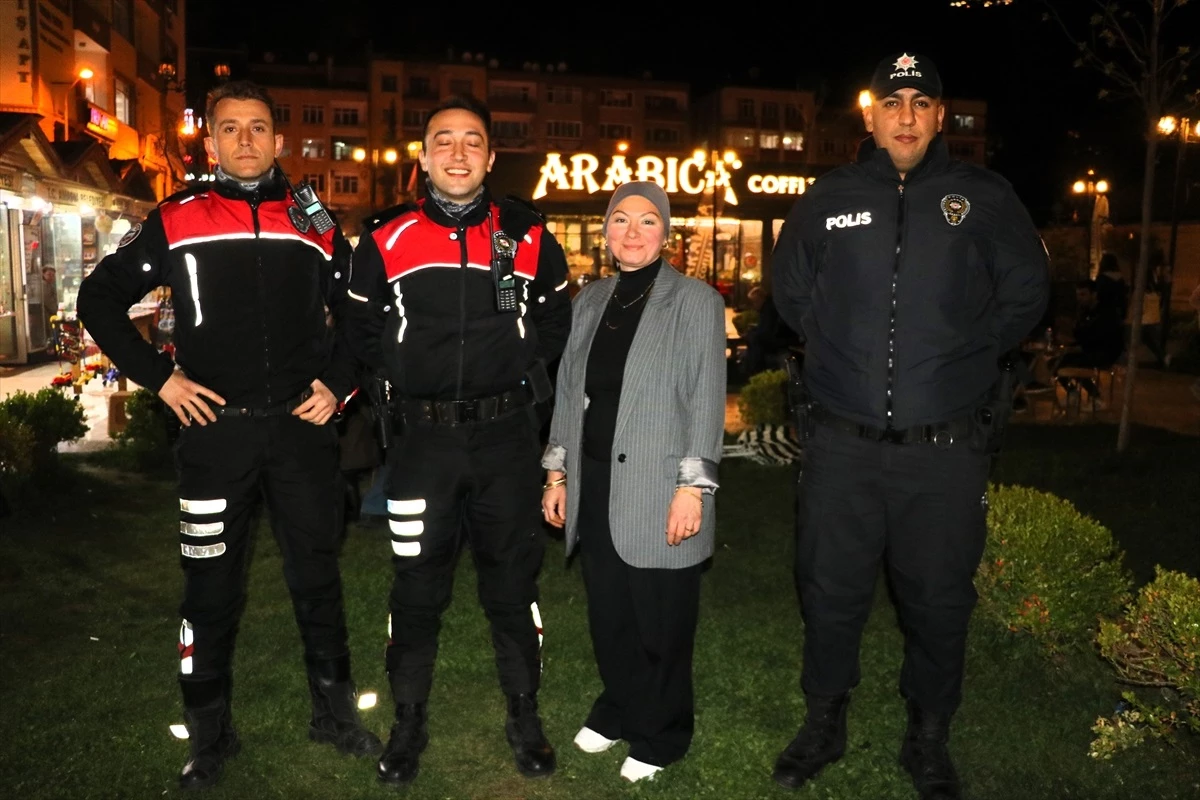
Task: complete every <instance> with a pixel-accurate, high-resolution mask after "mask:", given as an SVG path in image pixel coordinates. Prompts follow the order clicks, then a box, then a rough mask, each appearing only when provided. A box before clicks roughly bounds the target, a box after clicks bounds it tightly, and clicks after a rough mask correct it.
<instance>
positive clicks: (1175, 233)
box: [1158, 117, 1200, 353]
mask: <svg viewBox="0 0 1200 800" xmlns="http://www.w3.org/2000/svg"><path fill="white" fill-rule="evenodd" d="M1158 132H1159V134H1160V135H1162V136H1163V137H1166V138H1176V137H1177V138H1178V139H1179V143H1178V144H1177V145H1176V147H1177V148H1178V149H1177V150H1176V151H1175V182H1174V183H1173V184H1172V186H1171V238H1170V240H1169V244H1168V245H1167V277H1166V280H1165V281H1163V285H1162V286H1161V287H1160V292H1161V294H1160V295H1159V297H1160V302H1161V303H1162V309H1161V313H1162V325H1161V329H1162V330H1161V334H1162V341H1161V342H1160V343H1159V352H1161V353H1165V352H1167V338H1168V337H1169V336H1170V332H1171V324H1170V319H1171V284H1172V283H1173V282H1174V280H1175V246H1176V243H1177V242H1178V241H1179V187H1180V184H1181V183H1182V182H1183V158H1184V154H1185V153H1186V152H1187V146H1188V143H1189V142H1193V141H1200V120H1197V121H1196V123H1195V124H1194V125H1193V123H1192V121H1191V120H1190V119H1188V118H1187V117H1183V118H1182V119H1176V118H1175V117H1163V118H1162V119H1160V120H1159V121H1158Z"/></svg>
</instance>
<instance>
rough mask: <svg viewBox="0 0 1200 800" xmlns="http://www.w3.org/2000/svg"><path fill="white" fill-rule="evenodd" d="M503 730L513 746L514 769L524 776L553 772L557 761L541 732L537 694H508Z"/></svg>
mask: <svg viewBox="0 0 1200 800" xmlns="http://www.w3.org/2000/svg"><path fill="white" fill-rule="evenodd" d="M504 733H505V735H506V736H507V737H508V744H509V746H510V747H512V751H513V758H515V759H516V762H517V771H518V772H520V773H521V774H522V775H524V776H525V777H526V778H542V777H545V776H547V775H553V774H554V769H555V767H556V766H557V765H558V764H557V761H556V760H555V758H554V748H553V747H551V746H550V742H548V741H546V734H544V733H542V720H541V719H540V718H539V717H538V710H537V695H534V694H510V695H509V696H508V720H507V721H506V722H505V723H504Z"/></svg>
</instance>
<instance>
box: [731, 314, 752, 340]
mask: <svg viewBox="0 0 1200 800" xmlns="http://www.w3.org/2000/svg"><path fill="white" fill-rule="evenodd" d="M730 322H732V323H733V329H734V330H735V331H737V334H738V336H745V335H746V333H747V332H748V331H749V330H750V329H751V328H753V327H754V326H755V325H757V324H758V312H757V311H755V310H754V309H753V308H748V309H746V310H745V311H739V312H738V313H736V314H734V315H733V319H731V320H730Z"/></svg>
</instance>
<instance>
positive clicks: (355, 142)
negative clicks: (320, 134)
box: [330, 139, 366, 161]
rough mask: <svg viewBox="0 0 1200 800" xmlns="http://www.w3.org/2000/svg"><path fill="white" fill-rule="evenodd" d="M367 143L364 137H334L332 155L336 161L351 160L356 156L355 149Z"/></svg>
mask: <svg viewBox="0 0 1200 800" xmlns="http://www.w3.org/2000/svg"><path fill="white" fill-rule="evenodd" d="M365 145H366V141H365V140H363V139H334V140H333V146H332V148H331V153H330V157H331V158H333V160H334V161H349V160H351V159H352V158H354V149H355V148H356V147H364V146H365Z"/></svg>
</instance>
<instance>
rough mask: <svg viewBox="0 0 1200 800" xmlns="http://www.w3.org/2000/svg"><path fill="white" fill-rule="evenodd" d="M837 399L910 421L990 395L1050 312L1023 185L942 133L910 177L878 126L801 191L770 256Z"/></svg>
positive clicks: (866, 420)
mask: <svg viewBox="0 0 1200 800" xmlns="http://www.w3.org/2000/svg"><path fill="white" fill-rule="evenodd" d="M771 274H772V279H773V281H774V296H775V303H776V306H777V307H778V309H779V312H780V314H781V315H782V316H783V318H784V320H785V321H786V322H787V323H788V325H790V326H791V327H792V329H793V330H795V331H797V333H799V335H800V336H801V338H802V339H803V340H804V382H805V385H806V386H807V387H808V390H809V392H810V393H811V395H812V397H813V398H814V399H815V400H816V401H817V402H819V403H820V404H822V405H823V406H825V407H826V408H828V409H829V410H830V411H831V412H833V413H835V414H838V415H840V416H842V417H845V418H847V419H850V420H853V421H854V422H857V423H860V424H867V425H872V426H875V427H879V428H886V427H891V428H893V429H896V430H904V429H907V428H909V427H911V426H914V425H925V424H931V423H936V422H946V421H950V420H953V419H958V418H961V417H963V416H966V415H969V414H970V413H972V412H973V411H974V410H975V409H976V408H978V407H979V406H981V405H982V404H983V403H984V402H985V400H986V399H987V397H988V394H989V393H990V391H991V389H992V386H993V385H994V384H995V383H996V381H997V379H998V377H999V368H998V366H997V360H998V358H999V356H1000V355H1002V354H1004V353H1007V352H1008V351H1009V350H1011V349H1013V348H1014V347H1016V346H1017V345H1018V344H1019V342H1020V341H1021V340H1022V339H1023V338H1025V336H1026V335H1027V334H1029V332H1030V331H1031V330H1032V329H1033V327H1034V326H1035V325H1036V324H1037V323H1038V321H1039V320H1040V319H1041V316H1042V313H1043V311H1044V309H1045V307H1046V303H1047V302H1048V299H1049V275H1048V256H1047V253H1046V249H1045V246H1044V245H1043V243H1042V241H1041V238H1040V237H1039V235H1038V233H1037V230H1036V229H1035V228H1034V226H1033V222H1032V221H1031V220H1030V218H1029V214H1028V212H1027V211H1026V210H1025V208H1024V206H1023V205H1022V204H1021V201H1020V200H1019V199H1018V198H1017V196H1016V194H1015V193H1014V192H1013V189H1012V187H1011V186H1010V185H1009V183H1008V182H1007V181H1006V180H1004V179H1003V178H1002V177H1000V176H999V175H997V174H996V173H994V172H991V171H989V170H986V169H984V168H982V167H978V166H975V165H973V164H967V163H964V162H961V161H956V160H952V159H951V158H950V157H949V154H948V152H947V149H946V145H945V143H944V141H943V140H942V137H941V136H940V135H939V136H938V137H936V138H935V139H934V140H933V142H931V143H930V145H929V149H928V151H927V152H926V154H925V158H924V160H923V161H922V162H921V163H920V164H919V165H918V166H917V167H916V168H914V169H913V170H912V171H911V172H909V173H908V175H907V176H906V178H905V180H901V179H900V175H899V173H898V172H897V171H896V168H895V166H894V165H893V164H892V160H891V157H890V156H889V155H888V153H887V151H886V150H883V149H880V148H877V147H876V146H875V144H874V142H873V141H872V140H871V139H867V140H866V141H865V142H864V143H863V145H862V147H861V148H860V150H859V155H858V161H857V163H854V164H849V165H846V166H844V167H840V168H838V169H836V170H834V171H832V172H830V173H828V174H827V175H824V176H822V177H821V178H819V179H818V180H817V181H816V182H815V183H814V184H813V185H812V186H811V187H810V188H809V190H808V191H807V192H806V193H805V194H804V195H803V196H801V197H800V198H799V199H798V200H797V201H796V203H795V205H794V207H793V208H792V210H791V212H790V213H789V214H788V216H787V219H786V221H785V222H784V225H783V229H782V230H781V232H780V236H779V240H778V243H777V245H776V247H775V251H774V253H773V255H772V259H771Z"/></svg>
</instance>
